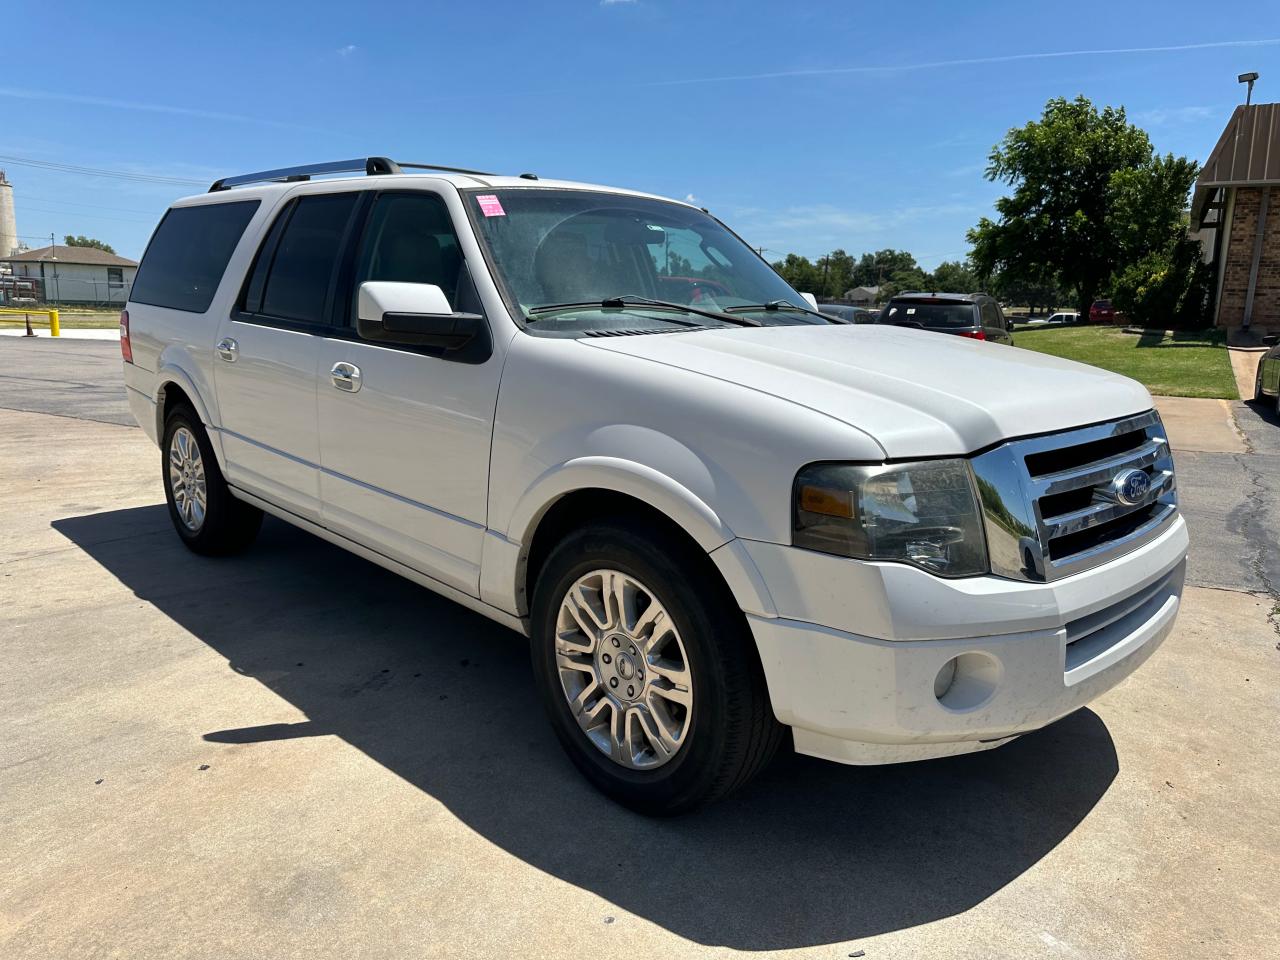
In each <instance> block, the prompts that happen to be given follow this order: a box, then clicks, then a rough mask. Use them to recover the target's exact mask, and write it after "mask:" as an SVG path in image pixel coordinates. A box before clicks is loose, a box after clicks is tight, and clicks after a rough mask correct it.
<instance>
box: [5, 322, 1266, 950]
mask: <svg viewBox="0 0 1280 960" xmlns="http://www.w3.org/2000/svg"><path fill="white" fill-rule="evenodd" d="M42 346H43V345H42ZM83 346H84V347H85V348H86V350H88V349H97V348H98V347H99V345H96V344H85V345H83ZM5 356H6V355H5V354H0V357H5ZM24 356H26V357H30V356H32V355H31V354H26V355H24ZM43 357H44V360H43V362H45V363H46V364H47V369H46V374H55V373H56V372H57V366H56V361H57V359H58V358H56V357H54V356H52V355H43ZM76 359H77V362H79V358H78V357H77V358H76ZM97 362H102V363H107V362H108V360H107V358H105V357H100V358H98V360H97ZM111 362H115V361H114V359H112V360H111ZM8 369H13V366H12V364H10V366H9V367H8ZM104 370H105V368H104ZM28 379H33V378H28ZM37 379H38V378H37ZM51 379H57V377H56V376H53V377H51ZM81 380H82V382H83V383H84V384H86V388H84V389H82V390H68V391H66V392H64V393H62V394H60V396H59V397H57V398H52V399H50V398H46V397H45V396H44V393H43V392H42V390H41V389H39V388H37V387H35V386H33V385H32V384H31V383H28V382H26V381H24V382H22V383H19V384H17V385H15V384H11V383H9V382H7V380H0V407H10V408H11V407H12V406H13V405H14V404H15V403H19V402H20V403H22V404H24V405H25V406H27V407H36V406H43V407H44V408H46V410H48V412H57V413H61V414H63V415H59V416H50V415H49V413H48V412H46V413H38V412H31V411H29V410H23V411H15V410H12V409H9V410H4V409H0V650H2V651H3V652H4V663H5V669H4V670H3V671H0V730H2V731H3V733H2V734H0V823H2V824H3V825H4V826H3V830H2V831H0V891H3V895H0V956H4V957H5V958H6V960H9V958H13V960H26V958H37V957H39V958H46V957H59V958H69V957H91V956H92V957H96V956H122V957H130V958H142V957H166V958H168V957H202V958H203V957H209V958H217V960H228V958H239V957H245V958H261V957H272V958H289V957H306V958H308V960H310V958H315V957H318V956H338V955H340V956H349V955H355V956H360V957H373V958H380V957H387V958H402V957H409V956H412V957H450V958H452V957H503V958H509V957H512V956H519V957H563V956H574V957H578V956H596V955H626V956H635V957H649V956H671V957H686V956H687V957H717V956H727V955H729V954H730V953H734V952H736V951H757V952H764V953H768V954H774V953H783V952H786V953H787V954H788V955H789V956H790V955H794V956H798V957H844V956H847V955H848V954H850V953H852V952H855V951H856V950H864V951H865V952H866V956H867V957H868V958H870V960H877V958H881V957H885V958H899V957H900V958H913V960H914V958H921V957H974V958H989V957H1010V958H1041V957H1044V958H1050V957H1053V958H1057V957H1102V958H1147V957H1153V958H1154V957H1160V958H1165V957H1169V956H1184V955H1189V956H1213V957H1240V958H1246V957H1247V958H1254V957H1262V956H1269V955H1271V954H1272V953H1274V952H1275V947H1276V944H1277V943H1278V942H1280V870H1277V866H1280V863H1278V862H1277V858H1278V855H1277V851H1280V821H1277V819H1276V817H1275V816H1274V810H1275V795H1276V792H1277V791H1276V788H1277V779H1276V778H1277V773H1276V771H1277V770H1280V724H1277V720H1276V717H1277V715H1278V711H1277V708H1278V707H1280V698H1278V697H1277V692H1276V691H1277V690H1278V689H1280V652H1278V651H1277V634H1276V631H1275V628H1274V626H1273V624H1272V623H1271V622H1270V621H1269V619H1268V615H1269V614H1270V613H1271V610H1272V605H1273V599H1272V597H1271V596H1270V595H1269V594H1266V593H1265V592H1261V591H1262V588H1263V587H1264V586H1265V584H1266V582H1267V581H1268V579H1269V578H1270V573H1268V570H1269V568H1270V565H1271V564H1272V563H1273V562H1274V543H1273V542H1272V541H1271V539H1270V536H1271V534H1270V533H1269V531H1274V530H1276V529H1280V527H1277V526H1275V525H1274V523H1273V521H1272V520H1271V519H1270V517H1271V516H1272V515H1271V513H1270V512H1268V511H1270V510H1272V509H1273V508H1274V507H1275V501H1274V497H1273V495H1272V493H1271V488H1270V487H1268V486H1267V485H1266V484H1267V483H1269V482H1270V477H1274V476H1275V472H1274V470H1273V469H1272V467H1273V465H1274V464H1275V463H1280V461H1273V460H1271V459H1269V458H1273V457H1280V440H1277V434H1280V429H1277V424H1275V423H1273V422H1271V421H1270V420H1268V419H1265V418H1264V415H1261V414H1258V413H1257V412H1255V411H1253V410H1252V409H1251V408H1248V407H1245V406H1243V405H1241V406H1240V407H1239V408H1233V409H1236V410H1237V420H1239V421H1242V422H1241V423H1240V431H1241V434H1242V436H1243V437H1244V440H1242V441H1241V442H1242V444H1243V445H1244V446H1245V450H1244V451H1225V450H1210V451H1199V450H1195V449H1192V448H1190V447H1189V446H1187V445H1184V444H1183V443H1182V442H1181V441H1180V440H1179V439H1178V436H1177V435H1175V450H1176V456H1177V462H1178V467H1179V470H1180V483H1181V486H1182V490H1183V497H1184V508H1185V512H1186V514H1187V516H1188V519H1189V522H1191V523H1192V531H1193V553H1192V568H1193V571H1194V575H1193V578H1192V579H1193V582H1195V583H1205V582H1209V581H1216V580H1222V581H1230V582H1224V583H1217V582H1214V583H1212V584H1211V585H1212V586H1213V587H1220V586H1225V587H1227V588H1228V589H1207V588H1199V587H1194V586H1193V587H1191V588H1189V589H1188V591H1187V593H1186V596H1185V598H1184V607H1183V612H1182V615H1181V618H1180V621H1179V624H1178V627H1177V629H1176V630H1175V633H1174V635H1173V636H1172V637H1171V638H1170V640H1169V641H1168V642H1167V643H1166V645H1165V647H1164V648H1163V649H1162V650H1161V651H1159V652H1158V653H1157V654H1156V655H1155V656H1154V657H1153V658H1152V659H1151V660H1150V661H1149V662H1148V663H1147V664H1146V665H1145V666H1144V667H1143V668H1142V669H1141V670H1140V671H1139V672H1138V673H1137V674H1135V676H1134V677H1132V678H1131V679H1130V680H1128V681H1126V682H1125V683H1124V684H1122V685H1121V686H1120V687H1118V688H1117V689H1116V690H1114V691H1112V692H1111V693H1109V694H1107V695H1106V696H1105V697H1103V698H1102V699H1101V700H1099V701H1098V702H1097V703H1096V704H1095V705H1093V707H1092V708H1091V709H1087V710H1083V711H1080V712H1078V713H1076V714H1075V715H1073V716H1072V717H1069V718H1067V719H1066V720H1063V721H1062V722H1060V723H1059V724H1057V725H1055V726H1054V727H1051V728H1049V729H1048V730H1045V731H1042V732H1040V733H1037V734H1033V735H1031V736H1028V737H1025V738H1023V739H1021V740H1019V741H1017V742H1015V743H1013V744H1010V745H1008V746H1006V747H1002V748H1000V749H998V750H995V751H992V752H990V753H985V754H978V755H975V756H972V757H962V758H955V759H949V760H941V761H932V762H928V763H920V764H908V765H902V766H894V767H884V768H849V767H839V766H835V765H831V764H826V763H822V762H819V761H812V760H808V759H804V758H798V757H789V758H785V759H783V760H782V761H780V762H779V763H778V764H777V765H775V766H774V767H773V768H772V769H770V770H769V771H768V772H767V774H766V775H765V776H764V777H763V778H762V780H761V781H760V782H759V783H758V784H756V785H754V786H753V787H752V788H751V789H750V790H748V791H746V792H745V793H743V794H741V795H740V796H738V797H736V798H734V799H732V800H731V801H730V802H728V803H725V804H722V805H720V806H718V807H715V808H713V809H712V810H709V811H706V812H705V813H703V814H700V815H697V816H692V817H686V818H683V819H679V820H674V821H665V822H655V821H650V820H645V819H642V818H639V817H636V816H633V815H631V814H629V813H627V812H625V811H623V810H621V809H619V808H617V807H616V806H614V805H612V804H610V803H608V802H607V801H605V800H603V799H602V798H601V797H599V796H598V795H597V794H596V793H595V792H594V791H592V790H591V789H590V788H589V787H587V786H586V785H585V783H584V782H583V781H582V780H581V778H580V777H578V775H577V774H576V773H575V771H574V770H573V769H572V767H571V766H570V765H569V763H568V762H567V760H565V759H564V757H563V756H562V755H561V753H560V751H559V748H558V746H557V745H556V744H555V742H554V738H553V737H552V735H551V733H550V731H549V729H548V728H547V727H546V725H545V723H544V722H543V719H542V716H541V713H540V707H539V705H538V704H537V702H536V700H535V698H534V695H533V690H532V685H531V683H530V678H529V670H528V665H527V656H526V652H525V650H524V649H523V647H522V644H521V641H520V640H519V638H518V637H516V636H515V635H514V634H511V633H509V632H507V631H505V630H503V629H502V628H500V627H497V626H496V625H493V624H491V623H489V622H488V621H486V620H483V619H482V618H480V617H478V616H476V615H473V614H470V613H468V612H467V611H465V610H463V609H461V608H460V607H457V606H456V605H454V604H450V603H448V602H447V601H444V600H441V599H439V598H437V597H435V596H433V595H432V594H430V593H428V592H426V591H423V590H420V589H418V588H417V587H415V586H413V585H412V584H409V583H408V582H406V581H403V580H401V579H399V578H397V577H394V576H392V575H391V574H388V573H386V572H384V571H382V570H380V569H379V568H376V567H373V566H371V565H369V564H367V563H365V562H364V561H361V560H359V559H357V558H355V557H353V556H351V555H349V554H346V553H344V552H342V551H340V550H338V549H336V548H333V547H330V546H329V545H327V544H324V543H321V542H319V541H317V540H315V539H314V538H312V537H309V536H307V535H305V534H302V533H300V532H298V531H296V530H294V529H292V528H290V527H287V526H285V525H283V524H280V523H276V522H273V521H268V523H267V524H266V525H265V526H264V530H263V535H262V537H261V539H260V541H259V542H258V544H257V545H255V547H254V549H253V550H252V551H250V552H249V553H248V554H246V555H245V556H243V557H240V558H236V559H231V560H207V559H203V558H199V557H195V556H193V555H192V554H190V553H188V552H187V551H186V550H185V549H183V548H182V547H181V546H180V544H179V543H178V541H177V539H176V537H175V536H174V534H173V532H172V530H171V529H170V527H169V525H168V518H167V516H166V515H165V512H164V508H163V506H162V496H161V489H160V484H159V459H160V457H159V452H158V451H157V450H156V449H155V448H154V447H153V446H152V445H151V444H150V443H149V442H148V441H147V440H146V438H145V437H144V436H143V435H142V433H141V432H140V431H139V430H137V429H136V428H130V427H125V426H120V425H117V424H114V423H109V422H107V423H104V422H94V421H87V420H79V419H72V418H69V417H67V416H66V415H65V414H66V413H67V412H68V410H70V411H72V412H74V411H75V410H76V409H78V406H77V405H78V404H80V402H81V400H82V398H92V401H93V402H91V403H85V404H84V408H85V409H88V410H91V411H94V412H95V413H96V414H101V415H100V416H98V417H97V419H98V420H103V419H107V417H108V415H109V414H110V412H111V403H113V402H115V403H118V402H119V400H111V399H110V396H109V391H110V384H111V381H110V380H109V379H107V380H102V379H101V378H100V377H98V376H97V375H96V374H94V375H89V374H84V373H82V374H81ZM100 380H101V382H98V381H100ZM95 383H96V387H94V388H93V389H89V388H88V387H89V386H92V385H93V384H95ZM55 392H56V391H55ZM1208 402H1209V403H1213V401H1208ZM67 404H72V406H67ZM1206 409H1207V408H1206ZM1246 415H1247V416H1249V417H1252V419H1251V420H1250V419H1245V417H1246ZM1206 429H1211V428H1206ZM1172 432H1173V428H1172V427H1171V433H1172ZM1191 435H1192V434H1191V433H1189V432H1187V431H1184V432H1183V433H1182V436H1184V437H1190V436H1191ZM1192 442H1193V441H1192V440H1188V441H1187V443H1188V444H1190V443H1192ZM1220 445H1221V444H1220ZM1251 477H1253V480H1251V479H1250V478H1251ZM1254 480H1256V483H1255V482H1254ZM1250 487H1252V488H1253V489H1252V490H1250V489H1249V488H1250ZM1237 497H1238V498H1239V499H1236V498H1237ZM1232 524H1236V527H1235V528H1233V527H1232V526H1231V525H1232ZM1219 533H1220V534H1221V536H1220V537H1219ZM1202 555H1203V556H1202ZM1237 556H1238V557H1239V558H1240V559H1241V565H1240V566H1239V567H1238V568H1237V567H1232V566H1230V563H1233V562H1234V560H1233V558H1235V557H1237ZM1255 560H1256V561H1257V562H1256V563H1255ZM1249 590H1257V591H1259V592H1258V593H1250V592H1247V591H1249Z"/></svg>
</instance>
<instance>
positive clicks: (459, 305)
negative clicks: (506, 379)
mask: <svg viewBox="0 0 1280 960" xmlns="http://www.w3.org/2000/svg"><path fill="white" fill-rule="evenodd" d="M469 277H470V273H469V271H468V268H467V264H466V262H465V260H464V258H463V256H462V252H461V248H460V247H459V244H458V238H457V233H456V231H455V230H454V226H453V222H452V220H451V218H450V215H449V211H448V208H447V207H446V205H445V202H444V199H443V198H442V197H441V196H439V195H438V194H436V193H435V192H433V191H431V190H429V189H424V190H414V191H405V192H385V193H380V194H379V195H378V196H377V198H376V200H375V201H374V203H373V206H372V208H371V210H370V213H369V216H368V220H367V222H366V224H365V227H364V231H363V236H362V239H361V241H360V243H359V246H358V248H357V251H356V256H355V261H354V271H353V275H352V278H351V282H350V283H349V284H347V285H346V286H345V288H344V294H345V298H346V304H347V310H346V322H347V328H346V329H345V330H341V331H338V330H335V332H334V335H333V336H331V337H328V338H325V339H323V340H322V341H321V343H320V347H319V358H318V359H319V370H320V376H319V404H318V408H319V422H320V463H321V468H322V469H321V475H320V488H321V499H322V501H323V513H324V524H325V526H327V527H329V528H330V529H332V530H334V531H336V532H339V533H342V534H344V535H346V536H350V537H351V538H352V539H355V540H357V541H359V542H361V543H363V544H365V545H367V546H369V547H371V548H372V549H375V550H378V551H379V552H380V553H383V554H384V555H386V556H388V557H391V558H392V559H394V560H398V561H400V562H401V563H404V564H406V565H408V566H410V567H413V568H414V569H416V570H418V571H420V572H422V573H425V574H427V575H428V576H430V577H433V578H434V579H436V580H439V581H441V582H443V583H446V584H448V585H449V586H452V587H455V588H457V589H459V590H462V591H464V592H465V593H468V594H471V595H473V596H478V594H479V578H480V550H481V545H482V543H483V540H484V530H485V520H486V500H487V494H488V474H489V445H490V438H491V434H492V430H493V414H494V408H495V405H496V403H497V396H498V379H499V376H500V373H501V369H500V364H499V361H498V359H497V358H495V357H492V356H489V357H488V358H487V359H486V358H485V357H483V356H481V357H479V358H477V357H475V356H469V357H467V358H465V359H458V358H455V357H451V356H450V355H449V354H448V353H444V352H442V351H430V350H425V349H423V348H414V347H404V348H399V347H394V346H388V345H385V344H375V343H370V342H366V341H363V340H361V339H359V337H358V336H357V335H356V332H355V305H356V294H357V291H358V290H359V285H360V283H362V282H364V281H367V280H396V281H401V282H408V283H431V284H435V285H437V286H439V287H440V288H441V289H442V290H443V291H444V293H445V295H446V296H447V297H448V298H449V302H450V304H451V305H452V306H453V308H454V310H456V311H469V312H475V313H479V312H482V311H481V308H480V306H479V301H478V298H477V297H476V295H475V291H474V288H473V287H472V285H471V282H470V279H469Z"/></svg>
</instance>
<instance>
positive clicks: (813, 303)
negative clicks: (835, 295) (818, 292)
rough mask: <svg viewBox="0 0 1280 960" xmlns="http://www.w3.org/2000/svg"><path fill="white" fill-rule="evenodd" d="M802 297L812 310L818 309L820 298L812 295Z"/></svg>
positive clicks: (807, 294)
mask: <svg viewBox="0 0 1280 960" xmlns="http://www.w3.org/2000/svg"><path fill="white" fill-rule="evenodd" d="M800 296H802V297H804V302H805V303H807V304H808V305H809V309H810V310H817V309H818V298H817V297H815V296H814V295H813V294H812V293H802V294H800Z"/></svg>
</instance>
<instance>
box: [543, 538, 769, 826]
mask: <svg viewBox="0 0 1280 960" xmlns="http://www.w3.org/2000/svg"><path fill="white" fill-rule="evenodd" d="M571 594H573V595H574V596H576V597H577V598H579V599H585V600H586V605H585V606H583V605H578V606H576V607H574V606H573V605H572V602H571ZM619 610H622V611H625V612H623V613H622V614H621V615H619V614H618V611H619ZM655 611H658V612H657V613H655ZM655 623H658V624H661V626H655ZM532 635H533V640H532V657H533V668H534V676H535V679H536V683H537V686H538V689H539V692H540V693H541V695H542V698H543V702H544V704H545V706H546V708H547V712H548V715H549V716H550V719H551V724H552V727H553V728H554V729H555V732H556V735H557V737H558V738H559V740H560V742H561V744H562V746H563V747H564V749H565V751H566V752H567V753H568V754H569V758H570V759H571V760H572V761H573V763H574V765H575V766H577V768H578V769H579V771H581V772H582V774H583V775H584V776H585V777H586V778H587V779H588V780H590V781H591V783H592V784H594V785H595V786H596V787H597V788H598V789H599V790H601V791H602V792H603V793H605V794H606V795H608V796H609V797H611V798H612V799H614V800H616V801H617V802H619V803H621V804H623V805H624V806H627V807H630V808H631V809H633V810H636V811H637V812H640V813H644V814H649V815H652V816H671V815H674V814H679V813H684V812H687V811H690V810H694V809H697V808H698V807H701V806H704V805H706V804H708V803H712V802H714V801H716V800H719V799H721V798H723V797H725V796H727V795H728V794H729V793H731V792H733V791H734V790H736V789H738V788H740V787H742V786H743V785H744V784H746V783H747V782H748V781H749V780H751V778H752V777H754V776H755V775H756V774H757V773H759V772H760V770H762V769H763V768H764V767H765V766H766V765H767V764H768V762H769V760H770V759H771V758H772V757H773V755H774V753H775V752H776V751H777V748H778V745H779V743H780V742H781V740H782V736H783V734H784V733H785V729H786V728H785V727H783V726H782V725H781V724H779V723H778V722H777V720H776V719H775V718H774V716H773V709H772V707H771V705H770V703H769V695H768V690H767V689H766V686H765V681H764V674H763V671H762V669H761V667H760V662H759V657H758V654H757V652H756V649H755V641H754V639H753V638H752V636H751V633H750V629H749V627H748V626H747V622H746V618H745V617H744V616H743V614H742V611H741V610H739V609H738V607H737V604H736V603H735V602H734V601H733V598H732V595H731V594H730V593H729V591H728V588H727V587H725V586H724V584H723V581H721V580H720V578H719V574H718V571H716V569H715V567H714V565H713V564H711V563H710V561H709V560H708V559H707V558H706V556H705V555H703V554H701V551H698V550H696V549H693V548H691V547H690V546H689V545H687V544H686V543H684V542H683V541H682V540H681V539H680V538H679V537H677V536H676V535H674V534H670V533H667V532H665V531H662V530H655V529H654V528H653V525H652V524H642V523H638V522H632V521H625V520H622V521H616V522H601V523H598V524H593V525H592V526H590V527H587V528H584V529H581V530H578V531H575V532H574V533H571V534H570V535H569V536H567V537H566V538H565V539H564V540H563V541H561V543H560V544H559V545H558V546H556V548H555V549H554V550H553V551H552V552H551V554H550V556H549V557H548V558H547V561H546V563H545V565H544V566H543V568H542V570H541V572H540V573H539V575H538V579H537V583H536V584H535V586H534V591H533V609H532ZM611 658H612V659H611ZM570 661H572V662H570ZM633 684H634V688H633ZM575 702H576V704H577V707H576V709H575Z"/></svg>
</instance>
